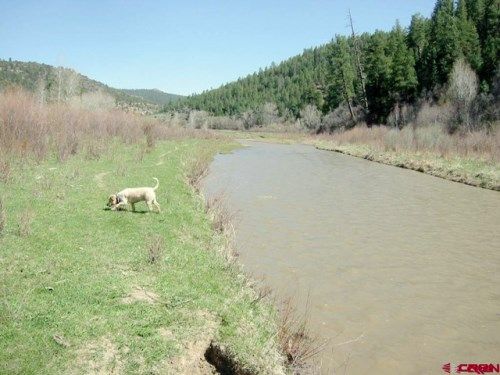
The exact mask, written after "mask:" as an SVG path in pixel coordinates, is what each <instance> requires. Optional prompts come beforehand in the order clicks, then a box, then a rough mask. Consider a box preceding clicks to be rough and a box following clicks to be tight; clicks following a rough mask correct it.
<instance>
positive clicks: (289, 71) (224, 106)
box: [165, 43, 331, 115]
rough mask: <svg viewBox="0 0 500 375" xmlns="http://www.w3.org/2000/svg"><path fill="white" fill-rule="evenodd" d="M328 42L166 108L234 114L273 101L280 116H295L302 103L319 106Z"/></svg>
mask: <svg viewBox="0 0 500 375" xmlns="http://www.w3.org/2000/svg"><path fill="white" fill-rule="evenodd" d="M330 46H331V43H328V44H326V45H323V46H319V47H316V48H311V49H306V50H304V52H303V53H302V54H301V55H297V56H294V57H292V58H290V59H288V60H285V61H283V62H282V63H280V64H279V65H275V64H272V65H271V66H270V67H269V68H266V69H264V70H262V69H261V70H260V71H259V72H256V73H253V74H250V75H248V76H246V77H244V78H240V79H238V80H237V81H234V82H231V83H228V84H226V85H223V86H221V87H219V88H217V89H214V90H210V91H205V92H203V93H201V94H198V95H192V96H189V97H186V98H184V99H181V100H179V101H177V102H175V103H170V104H169V105H167V106H166V108H165V109H166V110H170V109H177V108H182V107H189V108H194V109H200V110H206V111H209V112H212V113H214V114H216V115H235V114H239V113H242V112H244V111H246V110H249V109H254V108H256V107H258V106H260V105H262V104H264V103H266V102H274V103H275V104H276V105H277V106H278V110H279V112H280V113H284V112H285V111H287V110H288V111H291V112H292V114H294V115H297V114H298V113H299V111H300V109H301V108H303V106H304V103H307V104H314V105H316V106H318V107H321V105H322V102H323V97H324V96H325V95H326V85H327V83H328V79H327V76H328V65H329V64H328V59H329V48H330Z"/></svg>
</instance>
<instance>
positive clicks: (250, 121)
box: [241, 110, 258, 130]
mask: <svg viewBox="0 0 500 375" xmlns="http://www.w3.org/2000/svg"><path fill="white" fill-rule="evenodd" d="M241 120H242V121H243V127H244V128H245V129H247V130H248V129H250V128H253V127H254V126H256V125H257V123H258V119H257V115H256V114H255V112H254V111H252V110H249V111H246V112H243V114H242V115H241Z"/></svg>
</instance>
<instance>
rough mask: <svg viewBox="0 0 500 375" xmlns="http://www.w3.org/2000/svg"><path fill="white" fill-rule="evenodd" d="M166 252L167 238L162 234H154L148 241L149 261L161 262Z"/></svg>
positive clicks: (152, 262)
mask: <svg viewBox="0 0 500 375" xmlns="http://www.w3.org/2000/svg"><path fill="white" fill-rule="evenodd" d="M164 252H165V239H164V238H163V237H162V236H159V235H154V236H152V237H150V238H149V242H148V262H149V263H151V264H155V263H160V262H161V261H162V260H163V256H164Z"/></svg>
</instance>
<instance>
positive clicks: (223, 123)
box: [207, 116, 244, 130]
mask: <svg viewBox="0 0 500 375" xmlns="http://www.w3.org/2000/svg"><path fill="white" fill-rule="evenodd" d="M207 123H208V127H209V128H210V129H226V130H243V129H244V125H243V120H241V119H238V118H233V117H228V116H212V117H210V118H209V119H208V121H207Z"/></svg>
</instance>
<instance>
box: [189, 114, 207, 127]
mask: <svg viewBox="0 0 500 375" xmlns="http://www.w3.org/2000/svg"><path fill="white" fill-rule="evenodd" d="M209 117H210V115H209V114H208V112H205V111H196V110H193V111H190V112H189V117H188V121H187V126H188V128H191V129H208V119H209Z"/></svg>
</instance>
